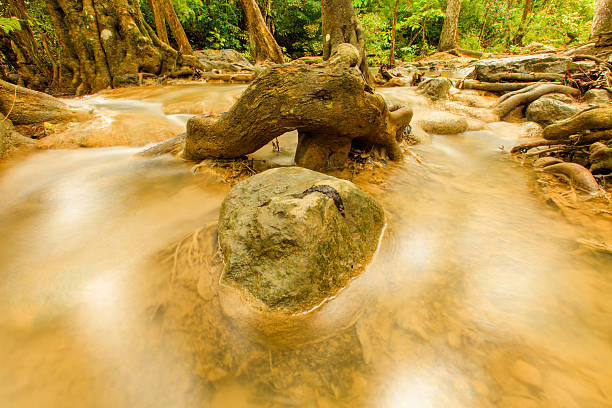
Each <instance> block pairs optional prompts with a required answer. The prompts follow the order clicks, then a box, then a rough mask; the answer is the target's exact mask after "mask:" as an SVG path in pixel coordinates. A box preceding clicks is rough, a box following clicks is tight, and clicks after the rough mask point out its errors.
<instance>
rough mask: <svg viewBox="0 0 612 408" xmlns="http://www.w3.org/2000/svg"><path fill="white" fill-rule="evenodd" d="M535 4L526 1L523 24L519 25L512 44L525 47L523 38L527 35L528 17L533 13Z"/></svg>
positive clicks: (522, 18)
mask: <svg viewBox="0 0 612 408" xmlns="http://www.w3.org/2000/svg"><path fill="white" fill-rule="evenodd" d="M532 4H533V2H532V0H525V5H524V6H523V15H522V16H521V23H520V24H519V28H518V30H517V32H516V34H515V35H514V38H513V39H512V44H514V45H520V46H522V45H523V38H524V37H525V34H526V33H527V16H528V15H529V12H530V11H531V6H532Z"/></svg>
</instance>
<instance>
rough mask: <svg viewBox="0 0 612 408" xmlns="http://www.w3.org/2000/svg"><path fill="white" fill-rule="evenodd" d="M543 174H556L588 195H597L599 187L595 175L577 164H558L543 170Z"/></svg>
mask: <svg viewBox="0 0 612 408" xmlns="http://www.w3.org/2000/svg"><path fill="white" fill-rule="evenodd" d="M541 171H543V172H545V173H549V174H554V175H558V176H561V177H563V178H564V179H566V180H567V181H568V182H569V184H570V185H571V186H572V187H574V188H575V189H577V190H580V191H583V192H585V193H588V194H597V193H598V192H599V185H598V184H597V181H595V178H593V175H592V174H591V172H589V170H587V169H586V168H585V167H583V166H581V165H579V164H576V163H557V164H552V165H550V166H546V167H544V168H542V170H541Z"/></svg>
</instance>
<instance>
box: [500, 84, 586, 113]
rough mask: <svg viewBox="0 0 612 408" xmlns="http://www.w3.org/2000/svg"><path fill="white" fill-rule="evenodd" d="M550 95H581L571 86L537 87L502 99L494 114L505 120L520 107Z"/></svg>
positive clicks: (551, 85)
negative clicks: (505, 117)
mask: <svg viewBox="0 0 612 408" xmlns="http://www.w3.org/2000/svg"><path fill="white" fill-rule="evenodd" d="M549 93H564V94H568V95H572V96H579V95H580V91H579V90H578V89H575V88H570V87H569V86H563V85H553V84H545V85H537V86H535V87H533V88H528V89H526V90H521V92H517V93H516V94H513V95H512V96H510V97H507V98H503V97H502V98H503V99H501V102H499V101H498V105H497V106H496V107H495V108H494V109H493V112H494V113H496V114H497V115H499V117H500V118H503V117H504V116H506V115H508V114H509V113H510V112H512V111H513V110H514V109H515V108H517V107H518V106H521V105H526V104H528V103H531V102H533V101H535V100H536V99H538V98H539V97H541V96H544V95H546V94H549Z"/></svg>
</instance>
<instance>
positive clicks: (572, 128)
mask: <svg viewBox="0 0 612 408" xmlns="http://www.w3.org/2000/svg"><path fill="white" fill-rule="evenodd" d="M604 129H612V107H609V106H608V107H605V108H594V109H589V110H587V111H583V112H581V113H578V114H577V115H574V116H572V117H569V118H567V119H565V120H562V121H560V122H557V123H553V124H552V125H548V126H546V127H545V128H544V139H548V140H559V139H563V138H566V137H568V136H571V135H574V134H577V133H582V132H584V131H586V130H604Z"/></svg>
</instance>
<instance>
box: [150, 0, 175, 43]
mask: <svg viewBox="0 0 612 408" xmlns="http://www.w3.org/2000/svg"><path fill="white" fill-rule="evenodd" d="M159 1H160V0H149V5H150V6H151V11H152V12H153V18H154V19H155V31H157V36H158V37H159V39H160V40H162V41H163V42H164V43H166V44H170V40H168V31H167V30H166V18H165V17H164V10H163V7H162V5H161V4H160V3H159Z"/></svg>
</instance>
